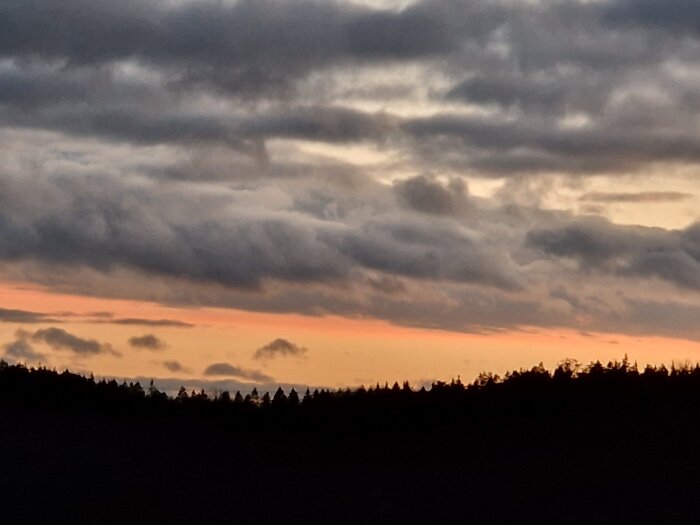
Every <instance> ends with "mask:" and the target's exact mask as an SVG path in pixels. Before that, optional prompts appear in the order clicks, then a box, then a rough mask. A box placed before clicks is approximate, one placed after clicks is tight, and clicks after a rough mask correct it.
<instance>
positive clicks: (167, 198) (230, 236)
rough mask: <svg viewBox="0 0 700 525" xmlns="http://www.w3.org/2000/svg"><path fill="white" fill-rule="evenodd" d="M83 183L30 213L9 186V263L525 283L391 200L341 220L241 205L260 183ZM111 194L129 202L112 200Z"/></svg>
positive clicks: (68, 183) (293, 277)
mask: <svg viewBox="0 0 700 525" xmlns="http://www.w3.org/2000/svg"><path fill="white" fill-rule="evenodd" d="M79 180H80V179H78V178H74V179H72V180H68V179H65V178H59V179H56V180H51V179H45V180H43V181H42V183H39V181H35V183H34V191H42V190H49V191H51V193H52V194H53V196H54V202H56V203H58V202H61V203H63V204H62V205H60V206H59V205H56V206H53V205H51V204H47V205H46V206H41V207H33V206H30V207H29V209H26V208H25V209H23V208H22V206H21V205H19V202H17V201H14V202H13V203H12V204H9V203H10V201H11V199H12V198H13V197H12V196H11V195H10V194H14V195H21V194H22V193H23V192H24V189H23V187H22V185H23V184H24V183H23V182H19V181H17V183H18V184H19V186H17V187H13V186H12V185H7V189H8V196H7V202H8V207H7V208H5V209H3V211H2V212H0V234H1V235H0V259H2V260H5V261H20V260H27V259H28V260H38V261H43V262H47V263H54V264H62V265H78V266H80V265H86V266H89V267H91V268H95V269H97V270H100V271H102V272H107V271H111V270H113V269H115V268H119V267H131V268H135V269H139V270H141V271H145V272H149V273H153V274H159V275H164V276H171V277H178V278H184V279H189V280H193V281H201V282H213V283H219V284H224V285H228V286H237V287H259V286H261V284H262V283H263V282H264V281H266V280H270V279H276V280H282V281H294V282H340V281H345V280H347V279H348V278H349V275H350V273H351V272H352V271H353V270H354V269H359V268H366V269H371V270H378V271H381V272H386V273H389V274H392V273H393V274H395V275H403V276H409V277H414V278H419V279H438V280H442V279H444V280H450V281H456V282H474V283H482V284H484V285H488V286H496V287H503V288H517V287H518V286H519V283H518V279H517V277H516V275H515V269H514V268H513V267H512V263H511V262H510V261H509V259H508V257H507V254H506V253H503V252H494V251H493V250H494V248H493V247H491V246H488V245H484V244H483V243H480V242H477V241H476V240H475V239H474V238H473V236H472V234H471V233H470V232H469V231H467V230H466V229H465V228H463V227H462V226H460V224H459V223H457V222H455V221H452V220H447V219H442V218H433V217H430V216H425V217H409V216H406V217H404V216H403V215H402V214H401V213H400V212H397V211H394V212H392V211H391V208H389V209H386V210H385V211H384V213H382V214H376V215H375V216H374V217H373V218H370V217H371V214H370V215H369V216H368V214H366V212H362V214H358V213H357V210H358V208H357V207H358V206H364V207H366V206H367V204H366V203H364V202H362V201H358V202H356V203H351V204H352V206H354V207H355V209H354V210H351V211H352V213H353V215H354V217H353V219H352V220H350V221H347V222H341V221H339V220H338V218H337V217H328V218H323V219H319V218H316V217H312V216H310V215H309V214H307V213H302V212H300V211H292V210H289V209H279V210H274V209H270V210H265V209H257V207H255V208H254V207H250V206H238V207H237V206H234V205H233V204H234V203H235V202H236V199H242V198H245V199H250V197H251V195H255V193H252V192H251V191H235V190H230V191H228V192H227V193H221V194H219V195H216V196H212V195H210V194H209V195H207V194H204V193H202V194H201V195H197V194H192V193H190V189H189V188H187V189H183V190H179V189H173V190H170V191H166V192H164V191H162V190H160V189H159V188H147V187H144V186H142V185H128V184H124V183H119V182H117V181H110V182H109V183H106V182H101V185H96V184H95V182H96V181H95V180H93V179H85V180H84V182H86V184H81V183H80V182H79ZM9 182H10V181H6V183H9ZM55 184H56V185H55ZM105 184H106V185H105ZM38 185H40V186H41V185H43V187H42V188H39V186H38ZM57 185H60V188H59V187H58V186H57ZM375 188H376V189H377V190H380V191H381V192H382V194H383V196H382V198H383V199H386V200H388V199H390V195H389V193H388V191H387V189H386V188H385V187H382V186H381V185H378V184H376V183H375ZM54 190H55V191H54ZM113 194H119V195H120V198H119V199H118V200H113V199H112V198H111V195H113ZM59 195H60V197H57V196H59ZM261 198H263V197H261ZM3 200H4V199H2V198H0V202H2V201H3ZM258 205H260V203H258ZM194 209H201V210H202V212H201V213H189V214H187V215H184V216H183V215H182V210H194ZM359 209H360V210H361V208H359Z"/></svg>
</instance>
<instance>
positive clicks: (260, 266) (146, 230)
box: [0, 0, 700, 377]
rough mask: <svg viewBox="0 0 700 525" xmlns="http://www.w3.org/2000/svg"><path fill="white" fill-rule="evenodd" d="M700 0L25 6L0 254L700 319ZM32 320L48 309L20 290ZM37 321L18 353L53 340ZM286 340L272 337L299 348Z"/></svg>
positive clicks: (227, 278)
mask: <svg viewBox="0 0 700 525" xmlns="http://www.w3.org/2000/svg"><path fill="white" fill-rule="evenodd" d="M695 11H697V9H696V8H695V7H693V6H692V5H691V4H690V3H688V2H681V1H680V0H679V1H668V0H666V1H664V2H660V1H652V0H639V1H632V0H630V1H627V2H619V1H616V2H612V1H611V2H605V1H600V2H576V1H552V2H549V1H541V2H517V1H500V2H499V1H491V2H489V1H487V2H471V1H457V0H431V1H425V2H414V3H409V4H405V3H404V4H402V5H397V4H396V3H395V2H394V3H389V2H384V3H383V2H380V1H376V2H365V3H363V4H359V3H358V4H353V3H350V2H331V1H325V2H317V1H291V2H290V1H274V0H254V1H253V0H251V1H238V2H219V1H217V2H213V1H211V2H210V1H196V2H195V1H184V2H172V1H160V2H159V1H154V2H148V3H143V2H136V1H133V2H132V1H129V0H124V1H121V2H118V3H116V4H115V3H114V2H106V1H102V0H97V1H95V0H91V1H89V2H88V1H82V0H69V1H64V2H58V3H57V2H50V1H42V0H31V1H27V0H22V1H19V0H18V1H9V2H4V3H3V5H2V6H0V123H1V128H0V155H1V156H2V158H3V163H2V165H0V273H1V274H2V277H5V278H7V279H15V280H22V281H29V282H35V283H40V284H44V285H46V286H49V287H51V288H53V289H56V290H60V291H69V292H73V293H80V294H87V295H96V296H109V297H126V298H135V299H149V300H153V299H155V300H157V301H161V302H163V303H167V304H183V305H195V304H196V305H202V304H204V305H211V306H223V307H234V308H238V309H246V310H253V311H268V312H295V313H305V314H314V315H319V314H325V313H330V314H339V315H344V316H353V317H355V316H367V317H373V318H380V319H387V320H390V321H392V322H395V323H398V324H404V325H411V326H423V327H432V328H440V329H447V330H457V331H478V332H484V331H499V330H512V329H518V328H523V327H528V326H538V327H566V328H575V329H581V330H599V331H611V332H622V333H629V334H658V335H673V336H679V337H686V338H689V339H700V328H698V327H697V326H696V324H697V323H695V322H694V319H697V315H698V313H699V311H700V306H698V304H700V303H699V302H698V298H699V296H698V293H699V290H700V226H698V224H697V223H695V222H694V221H695V220H696V219H697V215H696V213H695V212H694V209H696V207H697V204H698V194H697V190H696V184H695V182H694V178H695V174H694V173H695V170H696V169H697V167H698V164H699V161H700V156H699V154H698V152H700V141H699V140H698V137H697V124H698V116H699V115H700V104H699V103H698V102H699V101H700V96H699V94H698V89H697V86H698V80H700V78H698V76H697V73H696V71H697V68H696V66H697V65H698V62H699V61H700V34H698V27H697V24H695V23H693V22H692V21H693V20H697V18H698V16H699V15H700V12H695ZM661 206H663V207H664V208H656V209H659V210H663V211H657V212H654V211H653V209H654V207H661ZM640 207H646V208H640ZM669 210H670V212H669ZM669 214H670V215H672V217H671V218H669V217H668V215H669ZM640 215H644V217H643V218H644V219H645V220H644V225H639V224H635V223H639V222H640V221H639V220H637V218H638V217H640ZM623 223H624V224H623ZM669 223H673V224H675V225H676V226H674V227H669V226H668V224H669ZM670 312H672V315H671V314H670ZM42 316H43V317H42ZM13 319H14V322H22V323H30V322H54V321H55V319H52V318H51V317H47V316H44V314H37V313H33V312H22V311H15V310H11V309H9V305H8V309H6V310H2V311H0V322H2V321H6V322H11V321H12V320H13ZM130 321H134V322H133V324H139V323H138V322H137V321H138V320H137V319H135V320H129V319H121V320H103V322H113V323H117V322H120V323H123V324H128V323H129V322H130ZM162 322H163V323H167V320H164V321H162ZM151 325H152V326H158V325H157V324H153V321H151ZM163 326H166V325H163ZM37 334H39V332H36V333H35V334H33V335H26V336H23V337H21V338H19V339H18V340H17V341H16V342H15V343H13V344H15V346H13V347H12V351H13V352H15V353H18V354H20V353H22V352H24V353H27V352H30V351H33V350H32V349H31V346H30V342H35V340H37V338H38V339H41V341H42V342H44V343H47V344H50V342H49V341H48V339H47V338H46V337H48V336H43V335H42V336H39V335H37ZM54 335H55V334H54ZM42 338H43V339H42ZM52 340H54V339H52ZM279 341H283V340H279ZM64 342H65V341H64ZM284 342H285V343H287V344H288V345H287V346H285V345H283V344H282V343H279V344H277V345H276V346H274V347H273V346H269V348H268V347H265V348H260V350H259V351H260V352H261V356H267V357H268V358H272V357H275V356H285V355H289V356H297V357H298V356H301V355H302V354H303V353H304V350H305V349H304V348H303V347H298V346H296V345H294V344H293V343H289V342H288V341H284ZM73 343H75V341H73ZM66 344H67V343H66ZM131 345H132V346H133V347H135V348H141V349H145V350H158V349H162V348H164V347H165V346H166V345H165V343H164V342H163V341H161V340H159V339H158V338H157V337H156V336H155V335H153V334H146V335H141V336H138V337H136V336H135V338H134V340H133V341H132V342H131ZM64 346H66V345H64ZM68 346H70V345H68ZM76 348H77V347H76ZM98 348H100V347H98ZM167 363H168V365H167V367H168V368H169V369H170V370H171V371H177V370H178V367H180V366H181V365H180V364H179V363H177V362H175V361H168V362H167ZM211 366H212V367H214V368H211V367H210V368H211V370H209V369H208V370H209V372H208V373H210V374H221V373H223V372H225V371H227V373H231V374H233V372H238V375H239V376H241V377H244V376H245V374H248V375H249V376H250V377H252V376H251V374H252V372H251V371H250V370H243V369H238V368H237V367H236V366H235V365H231V364H228V363H223V362H222V363H215V364H214V365H211ZM227 367H228V368H227ZM243 372H244V373H243ZM253 372H255V371H253ZM234 375H235V374H234Z"/></svg>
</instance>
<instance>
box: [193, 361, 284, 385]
mask: <svg viewBox="0 0 700 525" xmlns="http://www.w3.org/2000/svg"><path fill="white" fill-rule="evenodd" d="M204 375H205V376H228V377H234V378H238V379H243V380H244V381H245V380H250V381H255V382H258V383H271V382H272V381H274V379H272V378H271V377H270V376H268V375H265V374H263V373H262V372H260V371H259V370H247V369H245V368H241V367H239V366H234V365H231V364H229V363H214V364H211V365H209V366H208V367H207V368H206V369H205V370H204Z"/></svg>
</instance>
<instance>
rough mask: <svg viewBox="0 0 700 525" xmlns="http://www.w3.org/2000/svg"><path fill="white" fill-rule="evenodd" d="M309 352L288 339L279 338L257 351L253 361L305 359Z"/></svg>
mask: <svg viewBox="0 0 700 525" xmlns="http://www.w3.org/2000/svg"><path fill="white" fill-rule="evenodd" d="M307 351H308V350H307V349H306V348H304V347H303V346H299V345H297V344H296V343H293V342H292V341H288V340H287V339H282V338H278V339H275V340H274V341H272V342H270V343H268V344H266V345H265V346H261V347H260V348H258V349H257V350H256V351H255V354H254V355H253V359H262V360H266V359H275V358H278V357H280V358H281V357H304V355H305V354H306V352H307Z"/></svg>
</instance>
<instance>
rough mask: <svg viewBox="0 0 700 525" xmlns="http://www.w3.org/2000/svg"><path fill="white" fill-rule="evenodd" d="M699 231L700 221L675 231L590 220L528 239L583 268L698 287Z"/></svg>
mask: <svg viewBox="0 0 700 525" xmlns="http://www.w3.org/2000/svg"><path fill="white" fill-rule="evenodd" d="M697 231H698V225H693V226H691V227H689V228H687V229H686V230H682V231H680V232H678V231H669V230H663V229H661V228H646V227H640V226H620V225H615V224H612V223H610V222H608V221H606V220H604V219H593V218H588V219H576V220H572V221H570V222H569V223H568V224H565V225H563V226H558V227H554V228H536V229H533V230H531V231H530V232H528V234H527V243H528V245H529V246H531V247H534V248H537V249H539V250H542V251H544V252H545V253H547V254H550V255H554V256H558V257H567V258H572V259H575V260H577V261H579V263H580V264H581V267H582V268H584V269H588V270H599V271H605V272H609V273H613V274H617V275H624V276H629V277H657V278H659V279H662V280H666V281H669V282H672V283H674V284H676V285H678V286H681V287H685V288H691V289H695V290H700V257H698V255H700V253H698V252H697V251H695V250H694V248H695V246H694V242H693V241H694V240H695V236H696V233H697Z"/></svg>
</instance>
